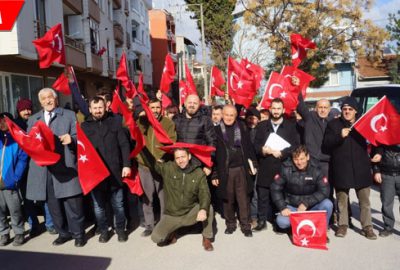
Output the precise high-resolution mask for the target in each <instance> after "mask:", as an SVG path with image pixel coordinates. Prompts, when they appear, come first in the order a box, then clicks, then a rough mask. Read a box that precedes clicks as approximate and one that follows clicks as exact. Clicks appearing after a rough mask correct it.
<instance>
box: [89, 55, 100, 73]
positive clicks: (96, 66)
mask: <svg viewBox="0 0 400 270" xmlns="http://www.w3.org/2000/svg"><path fill="white" fill-rule="evenodd" d="M88 71H92V72H94V73H102V72H103V59H101V56H98V55H95V54H93V53H92V67H91V68H90V67H89V68H88Z"/></svg>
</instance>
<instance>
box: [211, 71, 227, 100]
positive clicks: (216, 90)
mask: <svg viewBox="0 0 400 270" xmlns="http://www.w3.org/2000/svg"><path fill="white" fill-rule="evenodd" d="M224 84H225V79H224V76H223V75H222V72H221V70H219V69H218V68H217V67H215V66H212V67H211V97H213V96H219V97H223V96H225V92H224V90H222V89H221V86H222V85H224Z"/></svg>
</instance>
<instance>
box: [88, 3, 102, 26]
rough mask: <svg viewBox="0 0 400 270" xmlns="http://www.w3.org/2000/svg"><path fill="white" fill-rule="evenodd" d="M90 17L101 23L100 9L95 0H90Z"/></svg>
mask: <svg viewBox="0 0 400 270" xmlns="http://www.w3.org/2000/svg"><path fill="white" fill-rule="evenodd" d="M89 16H90V17H91V18H93V19H94V20H95V21H97V22H100V8H99V5H98V4H96V2H94V1H93V0H89Z"/></svg>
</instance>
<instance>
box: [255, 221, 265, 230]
mask: <svg viewBox="0 0 400 270" xmlns="http://www.w3.org/2000/svg"><path fill="white" fill-rule="evenodd" d="M266 229H267V222H266V221H265V220H259V221H258V222H257V226H256V227H254V228H253V232H259V231H262V230H266Z"/></svg>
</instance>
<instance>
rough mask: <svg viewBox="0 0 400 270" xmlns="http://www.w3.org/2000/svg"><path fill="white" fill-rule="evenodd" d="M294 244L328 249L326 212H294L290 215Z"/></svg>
mask: <svg viewBox="0 0 400 270" xmlns="http://www.w3.org/2000/svg"><path fill="white" fill-rule="evenodd" d="M290 224H291V226H292V234H293V244H295V245H296V246H299V247H306V248H316V249H328V248H327V247H326V240H327V235H326V231H327V228H328V227H327V224H326V211H304V212H292V213H291V214H290Z"/></svg>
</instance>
